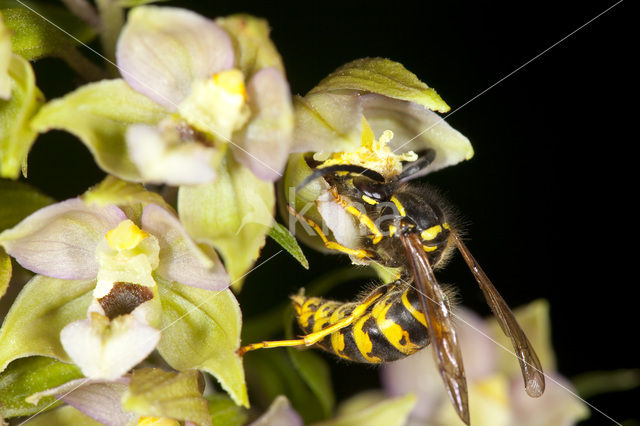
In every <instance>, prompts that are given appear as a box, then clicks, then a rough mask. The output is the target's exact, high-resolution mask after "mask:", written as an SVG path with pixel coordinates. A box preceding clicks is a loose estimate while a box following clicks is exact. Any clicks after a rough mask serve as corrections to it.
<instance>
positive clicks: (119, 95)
mask: <svg viewBox="0 0 640 426" xmlns="http://www.w3.org/2000/svg"><path fill="white" fill-rule="evenodd" d="M166 115H167V112H166V111H165V110H164V109H163V108H162V107H161V106H160V105H158V104H156V103H155V102H153V101H152V100H151V99H149V98H147V97H146V96H144V95H141V94H139V93H138V92H136V91H135V90H133V89H131V88H130V87H129V86H128V85H127V83H125V82H124V80H120V79H118V80H103V81H100V82H97V83H91V84H87V85H85V86H82V87H80V88H79V89H77V90H75V91H74V92H71V93H70V94H68V95H66V96H64V97H63V98H60V99H55V100H53V101H51V102H49V103H47V104H46V105H45V106H43V107H42V109H41V110H40V112H39V113H38V114H37V115H36V117H35V118H34V119H33V121H32V123H31V124H32V127H33V128H34V130H36V131H37V132H39V133H42V132H46V131H48V130H51V129H59V130H65V131H67V132H70V133H72V134H74V135H75V136H77V137H78V138H79V139H80V140H81V141H82V142H83V143H84V144H85V145H86V146H87V148H88V149H89V151H91V153H92V154H93V156H94V158H95V160H96V162H97V163H98V165H99V166H100V167H101V168H102V169H103V170H105V171H106V172H108V173H110V174H113V175H115V176H117V177H119V178H122V179H125V180H132V181H140V180H141V176H140V173H139V172H138V170H137V169H136V167H135V165H134V164H133V163H132V162H131V160H130V159H129V152H128V150H127V145H126V142H125V131H126V129H127V126H128V125H130V124H133V123H144V124H157V123H158V122H159V121H160V120H161V119H162V118H163V117H165V116H166Z"/></svg>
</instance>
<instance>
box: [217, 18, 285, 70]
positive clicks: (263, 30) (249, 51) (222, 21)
mask: <svg viewBox="0 0 640 426" xmlns="http://www.w3.org/2000/svg"><path fill="white" fill-rule="evenodd" d="M216 24H218V25H220V26H221V27H222V28H224V29H225V30H226V31H227V32H228V33H229V34H230V35H231V40H232V41H233V47H234V50H235V53H236V66H237V67H238V68H239V69H240V70H242V72H243V73H244V75H245V76H247V78H249V77H251V76H252V75H253V74H255V73H256V72H257V71H259V70H260V69H262V68H265V67H275V68H277V69H278V70H280V72H281V73H283V74H284V65H283V63H282V58H281V57H280V54H279V53H278V49H276V46H275V45H274V44H273V42H272V41H271V39H270V38H269V30H270V29H269V23H268V22H267V21H266V20H264V19H260V18H256V17H254V16H251V15H245V14H237V15H231V16H227V17H224V18H218V19H216Z"/></svg>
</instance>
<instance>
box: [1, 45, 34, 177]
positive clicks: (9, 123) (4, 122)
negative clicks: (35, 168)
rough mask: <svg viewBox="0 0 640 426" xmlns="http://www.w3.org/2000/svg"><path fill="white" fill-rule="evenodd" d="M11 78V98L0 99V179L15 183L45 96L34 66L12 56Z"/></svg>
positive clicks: (32, 139)
mask: <svg viewBox="0 0 640 426" xmlns="http://www.w3.org/2000/svg"><path fill="white" fill-rule="evenodd" d="M9 77H10V79H11V98H10V99H9V100H7V101H5V100H2V99H0V177H6V178H11V179H16V178H17V177H18V176H19V175H20V169H21V168H22V167H23V165H26V159H27V154H28V153H29V150H30V149H31V145H33V141H34V140H35V138H36V134H37V132H35V131H34V130H33V129H31V127H30V125H29V121H30V120H31V119H32V117H33V116H34V115H35V114H36V112H37V111H38V109H39V108H40V106H41V105H42V103H43V102H44V95H43V94H42V92H40V90H39V89H38V88H37V87H36V80H35V75H34V73H33V69H32V68H31V64H29V62H28V61H27V60H25V59H24V58H22V57H21V56H18V55H11V62H10V64H9Z"/></svg>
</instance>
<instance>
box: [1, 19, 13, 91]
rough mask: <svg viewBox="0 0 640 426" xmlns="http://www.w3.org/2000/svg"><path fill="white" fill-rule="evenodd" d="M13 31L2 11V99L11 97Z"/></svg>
mask: <svg viewBox="0 0 640 426" xmlns="http://www.w3.org/2000/svg"><path fill="white" fill-rule="evenodd" d="M11 55H12V51H11V32H10V31H9V30H8V29H7V27H6V25H4V21H3V20H2V12H0V99H4V100H7V99H9V98H10V97H11V77H9V63H10V62H11Z"/></svg>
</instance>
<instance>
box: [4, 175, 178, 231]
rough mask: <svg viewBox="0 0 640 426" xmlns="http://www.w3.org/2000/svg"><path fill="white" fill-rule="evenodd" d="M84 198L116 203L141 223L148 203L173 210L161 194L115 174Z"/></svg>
mask: <svg viewBox="0 0 640 426" xmlns="http://www.w3.org/2000/svg"><path fill="white" fill-rule="evenodd" d="M0 188H1V187H0ZM82 199H83V200H84V201H85V203H86V204H95V205H97V206H105V205H107V204H115V205H117V206H118V207H120V208H121V209H123V210H125V212H126V213H127V217H129V218H130V219H132V220H133V221H134V222H137V223H140V218H141V216H142V209H143V207H144V206H146V205H147V204H157V205H159V206H161V207H163V208H164V209H166V210H169V211H171V210H172V208H171V207H170V206H169V204H167V202H166V201H165V200H164V198H162V196H161V195H160V194H158V193H156V192H151V191H147V190H146V189H144V187H143V186H142V185H140V184H137V183H131V182H127V181H124V180H120V179H118V178H116V177H115V176H107V177H106V178H105V179H104V180H103V181H102V182H100V183H99V184H97V185H96V186H94V187H93V188H91V189H90V190H88V191H87V192H85V193H84V194H83V195H82ZM132 210H135V213H132V214H131V215H130V214H129V212H130V211H132Z"/></svg>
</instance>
